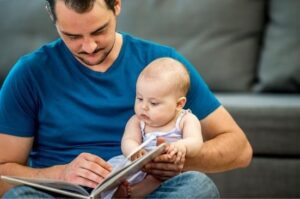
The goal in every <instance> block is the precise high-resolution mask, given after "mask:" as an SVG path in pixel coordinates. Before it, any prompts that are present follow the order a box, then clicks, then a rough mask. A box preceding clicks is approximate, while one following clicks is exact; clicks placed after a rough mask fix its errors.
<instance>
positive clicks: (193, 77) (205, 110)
mask: <svg viewBox="0 0 300 199" xmlns="http://www.w3.org/2000/svg"><path fill="white" fill-rule="evenodd" d="M172 56H173V58H175V59H177V60H178V61H180V62H181V63H183V64H184V65H185V67H186V68H187V70H188V72H189V75H190V81H191V84H190V89H189V92H188V94H187V103H186V106H185V108H189V109H191V110H192V112H193V114H195V115H196V116H197V117H198V118H199V120H201V119H203V118H205V117H206V116H208V115H209V114H210V113H212V112H213V111H214V110H216V109H217V108H218V107H220V106H221V103H220V101H219V100H218V99H217V98H216V96H215V95H214V94H213V93H212V92H211V90H210V89H209V87H208V86H207V84H206V83H205V81H204V80H203V78H202V77H201V75H200V74H199V72H198V71H197V69H196V68H195V67H194V66H193V65H192V64H191V63H190V62H189V61H188V60H187V59H186V58H184V57H183V56H182V55H181V54H179V53H177V52H176V51H175V50H174V51H173V53H172Z"/></svg>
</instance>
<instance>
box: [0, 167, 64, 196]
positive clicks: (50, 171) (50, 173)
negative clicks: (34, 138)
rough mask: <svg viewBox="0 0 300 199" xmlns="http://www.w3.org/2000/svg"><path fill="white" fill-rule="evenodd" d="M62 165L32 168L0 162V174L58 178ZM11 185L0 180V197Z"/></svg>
mask: <svg viewBox="0 0 300 199" xmlns="http://www.w3.org/2000/svg"><path fill="white" fill-rule="evenodd" d="M60 167H62V166H53V167H49V168H45V169H33V168H30V167H27V166H24V165H20V164H16V163H4V164H0V175H10V176H21V177H30V178H48V179H58V178H59V174H60V171H61V168H60ZM11 187H13V186H12V185H10V184H8V183H5V182H3V181H0V197H1V196H2V195H3V194H4V193H5V192H6V191H7V190H9V189H10V188H11Z"/></svg>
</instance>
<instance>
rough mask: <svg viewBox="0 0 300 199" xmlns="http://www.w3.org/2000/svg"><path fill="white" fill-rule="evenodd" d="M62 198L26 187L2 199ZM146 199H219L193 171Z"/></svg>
mask: <svg viewBox="0 0 300 199" xmlns="http://www.w3.org/2000/svg"><path fill="white" fill-rule="evenodd" d="M59 197H61V198H63V196H58V195H53V194H49V193H45V192H42V191H39V190H35V189H33V188H31V187H27V186H18V187H15V188H13V189H11V190H10V191H9V192H7V193H6V194H5V195H4V196H3V199H12V198H22V199H23V198H24V199H25V198H30V199H37V198H52V199H53V198H59ZM146 198H147V199H155V198H156V199H171V198H172V199H177V198H178V199H183V198H186V199H193V198H194V199H201V198H205V199H207V198H220V196H219V192H218V189H217V187H216V185H215V184H214V183H213V182H212V180H211V179H209V178H208V177H207V176H206V175H205V174H203V173H200V172H195V171H189V172H184V173H182V174H180V175H178V176H175V177H173V178H171V179H169V180H166V181H165V182H163V183H162V184H161V186H160V187H159V188H158V189H157V190H155V191H154V192H153V193H151V194H150V195H149V196H147V197H146Z"/></svg>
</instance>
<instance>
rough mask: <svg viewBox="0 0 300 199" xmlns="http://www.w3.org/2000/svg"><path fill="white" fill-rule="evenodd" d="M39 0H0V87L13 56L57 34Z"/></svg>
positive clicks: (26, 51) (29, 50)
mask: <svg viewBox="0 0 300 199" xmlns="http://www.w3.org/2000/svg"><path fill="white" fill-rule="evenodd" d="M44 4H45V1H42V0H8V1H1V6H0V18H1V20H0V27H1V33H0V34H1V37H0V43H1V53H0V87H1V85H2V82H3V79H4V78H5V76H6V75H7V73H8V71H9V70H10V68H11V67H12V66H13V65H14V63H15V62H16V61H17V59H18V58H19V57H20V56H22V55H24V54H26V53H29V52H31V51H32V50H34V49H36V48H37V47H39V46H41V45H42V44H44V43H46V42H48V41H51V40H53V39H55V38H56V37H57V34H56V30H55V27H54V25H53V24H52V22H51V20H50V18H49V17H48V14H47V12H46V10H45V8H44Z"/></svg>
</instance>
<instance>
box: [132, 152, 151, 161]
mask: <svg viewBox="0 0 300 199" xmlns="http://www.w3.org/2000/svg"><path fill="white" fill-rule="evenodd" d="M146 153H147V151H146V150H145V149H141V150H139V151H138V152H136V153H135V154H133V155H132V156H131V158H130V159H131V161H134V160H136V159H139V158H140V157H142V156H143V155H145V154H146Z"/></svg>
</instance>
